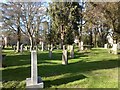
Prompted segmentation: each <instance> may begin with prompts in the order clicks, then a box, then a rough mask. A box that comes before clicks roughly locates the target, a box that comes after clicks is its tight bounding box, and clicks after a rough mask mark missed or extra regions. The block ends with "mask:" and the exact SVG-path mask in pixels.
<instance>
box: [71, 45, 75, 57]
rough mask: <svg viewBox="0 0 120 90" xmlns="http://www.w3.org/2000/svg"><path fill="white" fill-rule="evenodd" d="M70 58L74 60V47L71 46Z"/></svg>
mask: <svg viewBox="0 0 120 90" xmlns="http://www.w3.org/2000/svg"><path fill="white" fill-rule="evenodd" d="M70 57H71V58H74V46H73V45H70Z"/></svg>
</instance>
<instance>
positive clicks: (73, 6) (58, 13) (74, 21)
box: [49, 2, 80, 45]
mask: <svg viewBox="0 0 120 90" xmlns="http://www.w3.org/2000/svg"><path fill="white" fill-rule="evenodd" d="M79 13H80V5H79V3H77V2H53V3H52V4H50V7H49V14H50V16H51V18H52V28H53V29H55V30H56V32H57V33H60V37H61V45H66V44H73V41H74V37H71V35H72V36H75V32H77V31H78V25H79V22H80V17H79ZM72 38H73V39H72ZM71 40H72V42H71Z"/></svg>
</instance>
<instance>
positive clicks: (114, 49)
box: [112, 44, 117, 54]
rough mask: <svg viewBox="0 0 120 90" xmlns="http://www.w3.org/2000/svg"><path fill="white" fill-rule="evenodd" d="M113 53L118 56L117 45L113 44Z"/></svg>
mask: <svg viewBox="0 0 120 90" xmlns="http://www.w3.org/2000/svg"><path fill="white" fill-rule="evenodd" d="M112 53H113V54H117V44H113V47H112Z"/></svg>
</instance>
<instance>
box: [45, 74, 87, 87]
mask: <svg viewBox="0 0 120 90" xmlns="http://www.w3.org/2000/svg"><path fill="white" fill-rule="evenodd" d="M85 78H87V77H86V76H85V75H82V74H80V75H74V76H72V75H70V76H67V77H63V78H60V79H55V80H46V81H44V84H45V88H49V87H51V86H53V85H55V86H56V85H61V84H67V83H70V82H73V81H77V80H82V79H85Z"/></svg>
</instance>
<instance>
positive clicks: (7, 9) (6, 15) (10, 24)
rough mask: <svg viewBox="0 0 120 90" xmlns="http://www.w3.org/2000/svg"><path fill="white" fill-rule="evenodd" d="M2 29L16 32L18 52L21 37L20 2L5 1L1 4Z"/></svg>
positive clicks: (18, 50)
mask: <svg viewBox="0 0 120 90" xmlns="http://www.w3.org/2000/svg"><path fill="white" fill-rule="evenodd" d="M1 11H2V20H1V21H2V25H3V26H2V29H8V30H11V31H13V32H16V33H17V50H16V51H17V52H20V39H21V26H20V16H21V4H20V3H12V2H9V3H5V4H2V8H1Z"/></svg>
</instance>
